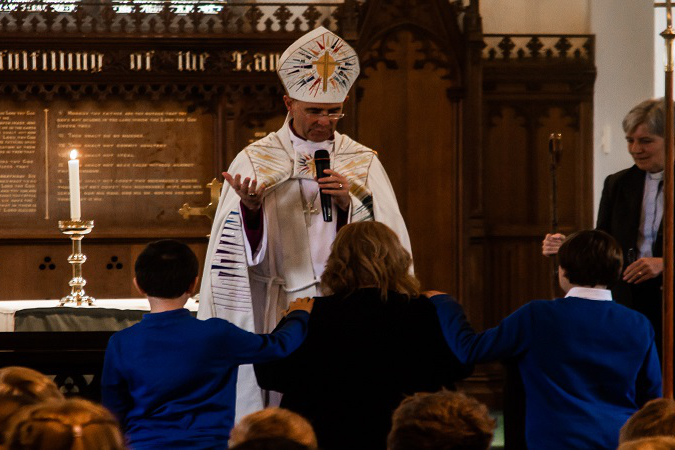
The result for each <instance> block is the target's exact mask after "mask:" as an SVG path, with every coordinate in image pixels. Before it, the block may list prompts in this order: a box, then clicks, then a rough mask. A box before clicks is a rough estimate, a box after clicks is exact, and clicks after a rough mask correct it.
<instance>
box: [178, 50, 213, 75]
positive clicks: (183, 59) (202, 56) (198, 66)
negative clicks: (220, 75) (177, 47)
mask: <svg viewBox="0 0 675 450" xmlns="http://www.w3.org/2000/svg"><path fill="white" fill-rule="evenodd" d="M209 56H210V55H209V54H208V53H206V52H204V53H193V52H178V70H180V71H181V72H183V71H188V72H197V71H199V72H204V71H205V70H206V60H207V59H208V58H209Z"/></svg>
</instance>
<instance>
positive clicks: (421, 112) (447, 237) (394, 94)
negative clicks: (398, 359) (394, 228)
mask: <svg viewBox="0 0 675 450" xmlns="http://www.w3.org/2000/svg"><path fill="white" fill-rule="evenodd" d="M427 44H428V43H427ZM421 47H422V43H421V42H419V41H417V40H415V38H414V37H413V35H412V34H411V33H409V32H401V33H399V34H397V39H396V40H395V41H392V42H390V44H389V46H388V48H389V50H390V52H389V53H387V58H388V59H389V60H391V61H393V62H394V63H395V65H396V67H397V68H398V70H391V69H389V68H387V66H385V64H383V63H380V64H379V65H378V66H377V69H376V70H367V71H366V73H365V76H364V79H362V80H361V81H360V82H359V87H360V88H361V89H362V90H363V96H362V98H360V99H359V102H358V105H357V107H358V116H359V125H358V129H359V141H360V142H362V143H363V144H364V145H367V146H370V147H372V148H373V149H375V150H376V151H377V152H378V155H379V157H380V159H381V161H382V163H383V165H384V167H385V169H386V170H387V173H388V175H389V177H390V179H391V183H392V185H393V187H394V191H395V192H396V195H397V198H398V203H399V207H400V208H401V213H402V214H403V218H404V219H405V221H406V225H407V227H408V232H409V233H410V239H411V242H412V249H413V257H414V260H415V271H416V273H417V274H418V276H419V278H420V280H421V281H422V283H423V285H424V286H428V287H430V286H433V287H434V288H437V289H443V290H448V291H450V292H456V291H457V289H458V282H457V276H458V265H457V259H458V244H459V243H458V237H457V236H458V214H457V209H458V207H459V205H458V202H457V200H456V199H457V196H458V189H457V182H458V181H457V178H458V177H457V166H458V164H457V161H458V141H459V131H458V129H459V115H458V104H457V103H452V102H451V101H450V100H449V99H448V97H447V95H446V92H447V90H448V89H449V88H450V87H452V85H453V84H452V82H451V81H449V80H446V79H443V77H444V76H446V75H447V73H446V71H444V70H440V69H438V68H436V67H434V66H433V65H431V64H428V65H425V66H424V67H419V66H417V65H416V61H417V60H418V59H419V58H420V53H419V51H420V49H421ZM375 201H377V199H375Z"/></svg>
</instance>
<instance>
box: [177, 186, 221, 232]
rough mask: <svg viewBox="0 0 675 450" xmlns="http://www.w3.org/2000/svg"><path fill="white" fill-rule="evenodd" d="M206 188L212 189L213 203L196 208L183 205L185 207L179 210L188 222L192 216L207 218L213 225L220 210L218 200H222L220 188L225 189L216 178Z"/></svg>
mask: <svg viewBox="0 0 675 450" xmlns="http://www.w3.org/2000/svg"><path fill="white" fill-rule="evenodd" d="M206 187H207V188H211V203H209V204H208V205H206V206H200V207H196V208H195V207H192V206H190V205H188V204H187V203H185V204H183V207H182V208H181V209H179V210H178V213H179V214H180V215H181V216H183V219H185V220H187V219H188V218H189V217H190V216H206V217H208V218H209V219H210V220H211V223H213V219H214V218H215V217H216V209H217V208H218V200H219V199H220V188H222V187H223V183H221V182H220V181H218V180H217V179H216V178H214V179H213V180H211V182H210V183H208V184H207V185H206Z"/></svg>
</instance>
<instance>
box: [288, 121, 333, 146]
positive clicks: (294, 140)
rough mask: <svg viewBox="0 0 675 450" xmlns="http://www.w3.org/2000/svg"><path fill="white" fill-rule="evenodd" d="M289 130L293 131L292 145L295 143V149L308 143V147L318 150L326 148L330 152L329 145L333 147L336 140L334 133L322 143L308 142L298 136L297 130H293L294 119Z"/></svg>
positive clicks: (289, 123) (289, 125)
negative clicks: (313, 146)
mask: <svg viewBox="0 0 675 450" xmlns="http://www.w3.org/2000/svg"><path fill="white" fill-rule="evenodd" d="M288 129H289V130H290V131H291V132H290V135H291V143H293V146H294V147H295V146H296V145H299V144H302V143H306V144H307V145H308V146H311V145H315V146H316V148H324V149H326V150H328V151H330V150H329V147H328V145H330V148H332V147H333V141H334V140H335V133H333V135H332V136H331V138H330V139H326V140H325V141H321V142H314V141H308V140H307V139H305V138H303V137H302V136H300V135H298V133H296V132H295V128H293V119H291V120H290V121H289V122H288Z"/></svg>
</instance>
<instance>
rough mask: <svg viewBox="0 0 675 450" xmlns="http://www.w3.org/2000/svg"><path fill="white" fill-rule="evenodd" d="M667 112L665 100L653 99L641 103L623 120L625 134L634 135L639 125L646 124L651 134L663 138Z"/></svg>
mask: <svg viewBox="0 0 675 450" xmlns="http://www.w3.org/2000/svg"><path fill="white" fill-rule="evenodd" d="M665 111H666V107H665V101H664V100H663V98H651V99H649V100H645V101H643V102H641V103H639V104H638V105H637V106H634V107H633V109H631V110H630V112H629V113H628V114H626V117H624V118H623V123H622V125H623V131H624V133H632V132H633V131H635V129H636V128H637V127H638V126H639V125H641V124H645V125H646V126H647V131H649V133H650V134H655V135H657V136H661V137H663V135H664V134H665V130H664V124H665V115H666V114H665Z"/></svg>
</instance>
